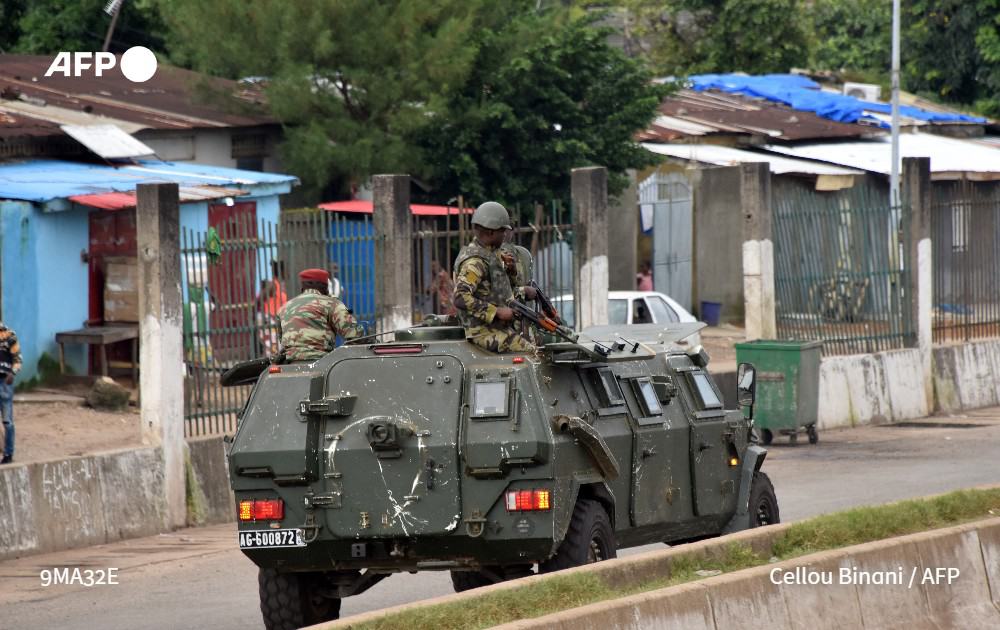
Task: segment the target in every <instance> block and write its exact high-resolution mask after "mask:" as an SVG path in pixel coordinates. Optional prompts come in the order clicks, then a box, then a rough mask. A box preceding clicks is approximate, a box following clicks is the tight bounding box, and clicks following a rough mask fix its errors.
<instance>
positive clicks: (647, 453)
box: [642, 447, 656, 459]
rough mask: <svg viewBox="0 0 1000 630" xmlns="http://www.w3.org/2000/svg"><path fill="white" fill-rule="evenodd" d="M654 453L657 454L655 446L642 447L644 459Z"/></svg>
mask: <svg viewBox="0 0 1000 630" xmlns="http://www.w3.org/2000/svg"><path fill="white" fill-rule="evenodd" d="M653 455H656V448H655V447H649V448H644V449H642V458H643V459H646V458H647V457H652V456H653Z"/></svg>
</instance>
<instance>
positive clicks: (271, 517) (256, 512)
mask: <svg viewBox="0 0 1000 630" xmlns="http://www.w3.org/2000/svg"><path fill="white" fill-rule="evenodd" d="M283 518H285V502H284V501H282V500H281V499H260V500H257V501H240V520H241V521H280V520H281V519H283Z"/></svg>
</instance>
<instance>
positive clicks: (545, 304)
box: [528, 280, 563, 325]
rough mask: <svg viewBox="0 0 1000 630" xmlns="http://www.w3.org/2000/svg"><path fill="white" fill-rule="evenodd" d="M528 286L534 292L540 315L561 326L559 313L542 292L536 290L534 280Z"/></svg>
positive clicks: (536, 286) (561, 321)
mask: <svg viewBox="0 0 1000 630" xmlns="http://www.w3.org/2000/svg"><path fill="white" fill-rule="evenodd" d="M528 286H530V287H531V288H533V289H534V290H535V302H537V303H538V306H539V307H540V308H541V310H542V314H543V315H545V316H546V317H548V318H549V319H551V320H552V321H554V322H555V323H557V324H559V325H562V324H563V320H562V318H561V317H559V311H557V310H556V307H555V306H554V305H553V304H552V300H550V299H549V298H548V296H547V295H545V294H544V293H542V290H541V289H539V288H538V284H537V283H536V282H535V281H534V280H532V281H531V282H530V284H529V285H528Z"/></svg>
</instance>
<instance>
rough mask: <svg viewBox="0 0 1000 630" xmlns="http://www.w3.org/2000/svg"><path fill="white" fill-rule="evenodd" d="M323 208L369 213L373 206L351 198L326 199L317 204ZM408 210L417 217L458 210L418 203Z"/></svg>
mask: <svg viewBox="0 0 1000 630" xmlns="http://www.w3.org/2000/svg"><path fill="white" fill-rule="evenodd" d="M319 207H320V208H322V209H323V210H329V211H331V212H357V213H360V214H371V213H372V211H373V206H372V202H371V201H365V200H363V199H352V200H350V201H328V202H326V203H321V204H319ZM473 210H474V208H462V214H472V211H473ZM410 212H412V213H413V214H414V215H416V216H418V217H443V216H447V215H449V214H452V215H457V214H459V210H458V208H457V207H456V206H428V205H422V204H419V203H411V204H410Z"/></svg>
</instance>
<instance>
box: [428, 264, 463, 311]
mask: <svg viewBox="0 0 1000 630" xmlns="http://www.w3.org/2000/svg"><path fill="white" fill-rule="evenodd" d="M431 276H432V279H431V286H429V287H428V288H427V291H428V292H429V293H430V294H431V295H433V296H434V312H435V313H437V314H438V315H455V314H456V313H457V312H458V311H457V310H456V309H455V304H454V303H453V302H452V301H451V296H452V294H453V293H454V292H455V283H454V282H453V281H452V279H451V274H449V273H448V272H447V271H446V270H445V269H444V268H443V267H442V266H441V263H439V262H438V261H436V260H432V261H431Z"/></svg>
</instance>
